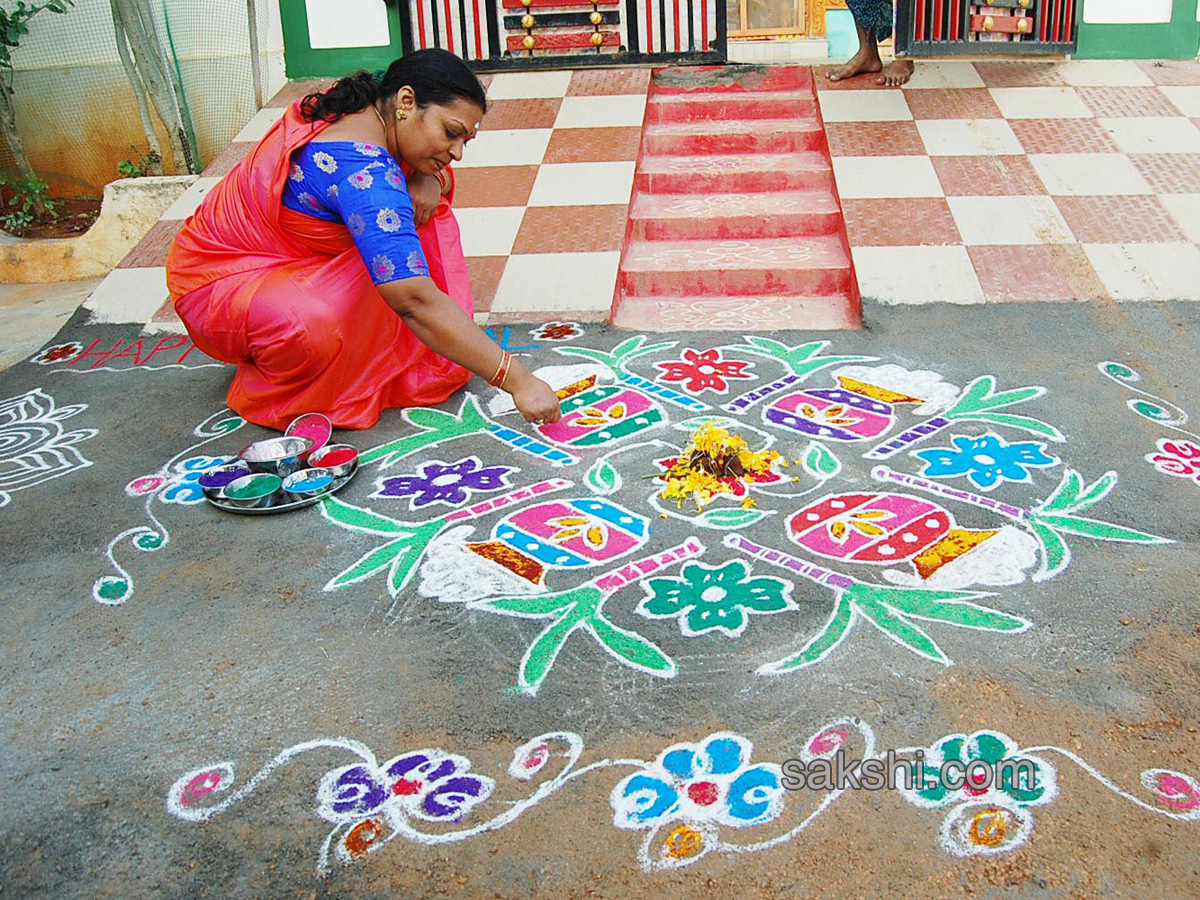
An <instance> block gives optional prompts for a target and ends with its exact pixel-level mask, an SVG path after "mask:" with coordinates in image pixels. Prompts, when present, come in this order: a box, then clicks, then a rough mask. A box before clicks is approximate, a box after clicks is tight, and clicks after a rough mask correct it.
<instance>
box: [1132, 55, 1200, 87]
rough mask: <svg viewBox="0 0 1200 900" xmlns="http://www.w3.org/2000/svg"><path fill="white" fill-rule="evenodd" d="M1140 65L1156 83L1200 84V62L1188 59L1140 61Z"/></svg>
mask: <svg viewBox="0 0 1200 900" xmlns="http://www.w3.org/2000/svg"><path fill="white" fill-rule="evenodd" d="M1138 66H1139V67H1140V68H1141V70H1142V71H1143V72H1145V73H1146V76H1147V77H1148V78H1149V79H1150V80H1151V81H1153V82H1154V83H1155V84H1161V85H1184V86H1186V85H1200V63H1198V62H1196V61H1195V60H1188V59H1170V60H1161V61H1157V62H1150V61H1146V62H1139V63H1138Z"/></svg>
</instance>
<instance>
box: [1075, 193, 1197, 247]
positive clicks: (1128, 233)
mask: <svg viewBox="0 0 1200 900" xmlns="http://www.w3.org/2000/svg"><path fill="white" fill-rule="evenodd" d="M1054 202H1055V203H1057V204H1058V209H1059V211H1060V212H1061V213H1062V215H1063V218H1064V219H1066V220H1067V224H1068V225H1070V226H1071V231H1072V232H1073V233H1074V235H1075V240H1077V241H1078V242H1079V243H1081V244H1139V243H1164V242H1169V241H1186V240H1187V235H1185V234H1184V233H1183V232H1182V231H1180V229H1179V226H1178V225H1176V224H1175V220H1174V219H1173V218H1172V217H1171V214H1170V213H1169V212H1167V208H1166V207H1165V206H1163V205H1162V203H1161V202H1160V201H1159V199H1158V198H1157V197H1055V198H1054Z"/></svg>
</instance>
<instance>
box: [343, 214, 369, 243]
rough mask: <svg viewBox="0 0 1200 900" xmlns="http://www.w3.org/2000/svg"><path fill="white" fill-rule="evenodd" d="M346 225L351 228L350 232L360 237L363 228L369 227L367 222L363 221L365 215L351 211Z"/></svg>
mask: <svg viewBox="0 0 1200 900" xmlns="http://www.w3.org/2000/svg"><path fill="white" fill-rule="evenodd" d="M346 227H347V228H349V229H350V234H351V235H353V236H354V237H358V236H359V235H361V234H362V233H363V229H365V228H366V227H367V223H366V222H365V221H363V217H362V216H360V215H359V214H358V213H350V215H349V216H347V217H346Z"/></svg>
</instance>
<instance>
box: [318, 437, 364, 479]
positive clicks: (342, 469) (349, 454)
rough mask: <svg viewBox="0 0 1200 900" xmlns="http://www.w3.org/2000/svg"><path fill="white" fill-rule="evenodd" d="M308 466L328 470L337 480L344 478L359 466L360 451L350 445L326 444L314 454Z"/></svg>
mask: <svg viewBox="0 0 1200 900" xmlns="http://www.w3.org/2000/svg"><path fill="white" fill-rule="evenodd" d="M308 464H309V465H311V466H314V467H320V468H322V469H328V470H329V471H330V472H332V473H333V474H334V477H335V478H344V477H345V476H347V475H349V474H350V473H351V472H353V471H354V469H355V467H356V466H357V465H358V450H356V449H355V448H354V447H351V446H350V445H349V444H326V445H325V446H324V447H322V448H321V449H320V450H317V451H314V452H313V454H312V456H310V457H309V458H308Z"/></svg>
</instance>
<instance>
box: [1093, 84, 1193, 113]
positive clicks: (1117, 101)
mask: <svg viewBox="0 0 1200 900" xmlns="http://www.w3.org/2000/svg"><path fill="white" fill-rule="evenodd" d="M1075 91H1076V92H1077V93H1078V94H1079V96H1080V97H1081V98H1082V99H1083V102H1084V103H1086V104H1087V105H1088V109H1090V110H1091V111H1092V112H1093V113H1094V114H1095V115H1097V116H1106V117H1109V118H1116V117H1120V116H1177V115H1179V110H1178V109H1176V108H1175V105H1174V104H1173V103H1171V101H1170V100H1168V99H1167V96H1166V94H1164V93H1163V92H1162V91H1160V90H1159V89H1158V88H1156V87H1081V88H1075Z"/></svg>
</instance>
